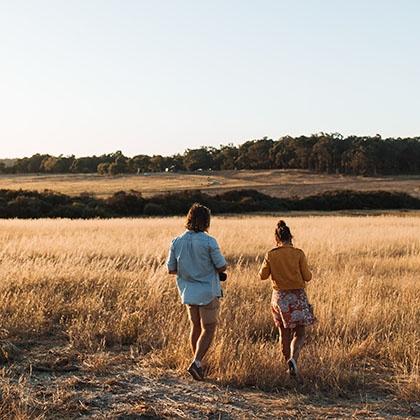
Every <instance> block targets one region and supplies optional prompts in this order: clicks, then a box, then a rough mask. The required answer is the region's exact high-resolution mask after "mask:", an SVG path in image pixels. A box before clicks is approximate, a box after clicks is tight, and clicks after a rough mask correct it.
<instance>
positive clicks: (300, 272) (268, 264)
mask: <svg viewBox="0 0 420 420" xmlns="http://www.w3.org/2000/svg"><path fill="white" fill-rule="evenodd" d="M275 239H276V243H277V246H276V247H275V248H273V249H272V250H271V251H268V252H267V254H266V255H265V258H264V262H263V264H262V266H261V269H260V271H259V275H260V278H261V280H266V279H268V278H269V277H270V275H271V280H272V285H273V295H272V299H271V310H272V313H273V318H274V323H275V324H276V326H277V327H278V329H279V333H280V340H281V346H282V352H283V355H284V357H285V359H286V362H287V365H288V367H289V373H290V375H292V376H297V374H298V367H297V360H298V357H299V353H300V350H301V349H302V347H303V345H304V343H305V327H306V326H307V325H311V324H313V323H314V322H315V317H314V315H313V311H312V306H311V305H310V304H309V302H308V298H307V297H306V293H305V283H306V282H308V281H310V280H311V278H312V273H311V272H310V270H309V268H308V263H307V261H306V256H305V254H304V252H303V251H302V250H301V249H298V248H295V247H294V246H293V243H292V239H293V236H292V234H291V232H290V229H289V227H288V226H286V223H285V222H284V221H283V220H280V221H279V222H278V224H277V228H276V230H275Z"/></svg>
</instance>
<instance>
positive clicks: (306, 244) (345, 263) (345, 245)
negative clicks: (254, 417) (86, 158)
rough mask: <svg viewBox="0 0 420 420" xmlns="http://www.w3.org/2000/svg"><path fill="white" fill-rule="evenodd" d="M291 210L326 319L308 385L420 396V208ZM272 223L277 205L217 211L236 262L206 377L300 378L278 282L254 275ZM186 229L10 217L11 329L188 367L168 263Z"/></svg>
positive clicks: (14, 334)
mask: <svg viewBox="0 0 420 420" xmlns="http://www.w3.org/2000/svg"><path fill="white" fill-rule="evenodd" d="M287 221H288V224H289V225H290V227H291V229H292V232H293V233H294V235H295V244H296V246H298V247H301V248H303V249H304V250H305V252H306V254H307V256H308V260H309V263H310V265H311V267H312V270H313V272H314V280H313V282H311V283H310V284H309V287H308V295H309V299H310V301H311V303H312V304H313V305H314V308H315V314H316V316H317V318H318V323H317V324H316V325H315V326H314V327H312V329H311V331H310V336H309V338H308V344H307V346H306V347H305V348H304V350H303V353H302V358H301V371H302V374H303V376H304V378H305V384H304V385H303V386H304V387H306V388H307V389H312V390H314V392H316V391H319V392H328V394H329V395H331V394H334V393H335V394H339V395H341V394H343V393H344V394H346V393H352V392H356V393H366V392H371V391H372V392H373V391H376V392H387V393H393V394H395V395H398V396H399V397H400V398H405V399H409V400H413V399H416V398H418V395H419V391H420V385H419V362H420V358H419V351H418V349H419V345H420V332H419V325H420V305H419V302H420V286H419V273H420V218H417V217H394V216H379V217H339V216H331V217H293V218H289V219H287ZM275 223H276V219H275V218H274V217H268V216H266V217H263V216H255V217H229V218H217V217H216V218H214V220H213V221H212V226H211V233H212V234H213V235H215V236H216V238H217V239H218V241H219V243H220V245H221V248H222V250H223V252H224V254H225V255H226V257H227V259H228V261H229V264H230V266H229V270H228V274H229V279H228V281H227V282H226V284H225V285H224V289H225V298H224V299H223V303H222V311H221V322H220V327H219V330H218V333H217V338H216V341H215V344H214V346H213V347H212V349H211V351H210V353H209V357H208V360H207V362H208V364H209V366H210V378H213V379H215V380H217V381H219V382H221V383H224V384H231V385H236V386H248V385H250V386H258V387H261V388H263V389H277V388H279V387H283V386H286V387H288V386H292V385H290V383H289V381H288V378H287V375H286V373H285V366H283V363H282V360H281V352H280V349H279V346H278V343H277V341H276V340H277V333H276V331H275V329H274V326H273V322H272V320H271V315H270V306H269V304H270V296H271V288H270V282H269V281H267V282H262V281H260V280H259V279H258V277H257V272H258V268H259V264H260V262H261V260H262V257H263V255H264V253H265V252H266V251H267V250H268V249H270V248H271V247H272V245H273V244H272V242H273V228H274V226H275ZM182 230H183V220H182V219H180V218H164V219H137V220H134V219H133V220H130V219H115V220H111V221H108V220H94V221H68V220H38V221H19V220H6V221H1V222H0V276H1V277H0V278H1V281H0V321H1V328H3V329H4V330H5V331H6V332H4V331H3V333H2V334H3V335H4V336H7V339H8V340H11V341H13V340H14V339H22V337H32V338H36V337H43V338H45V337H56V338H57V337H58V338H60V339H63V340H67V341H68V342H69V343H70V344H71V345H72V346H74V348H76V349H79V350H84V351H87V352H91V353H92V354H93V353H95V352H99V353H100V352H103V351H104V350H106V348H108V347H110V346H114V347H115V346H117V347H118V346H126V345H131V346H134V347H135V348H136V351H140V353H141V354H143V359H142V360H143V363H144V364H145V365H147V366H151V367H168V368H172V369H176V370H180V371H181V370H183V369H184V368H185V366H186V364H187V363H188V361H189V358H190V354H189V348H188V342H187V331H188V323H187V317H186V313H185V311H184V308H183V306H182V305H181V304H180V301H179V297H178V294H177V291H176V288H175V282H174V278H173V277H171V276H169V275H168V274H167V273H166V268H165V266H164V262H165V258H166V255H167V249H168V246H169V242H170V239H171V238H172V237H174V236H175V235H177V234H179V233H180V232H181V231H182ZM100 354H102V353H100ZM101 363H102V364H103V363H104V362H101Z"/></svg>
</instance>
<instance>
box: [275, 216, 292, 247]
mask: <svg viewBox="0 0 420 420" xmlns="http://www.w3.org/2000/svg"><path fill="white" fill-rule="evenodd" d="M275 233H276V240H277V242H282V243H287V242H290V243H291V242H292V239H293V235H292V232H290V229H289V226H287V225H286V222H285V221H284V220H279V222H278V223H277V227H276V232H275Z"/></svg>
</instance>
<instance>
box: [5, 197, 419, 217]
mask: <svg viewBox="0 0 420 420" xmlns="http://www.w3.org/2000/svg"><path fill="white" fill-rule="evenodd" d="M194 202H200V203H202V204H205V205H207V206H208V207H210V208H211V210H212V212H213V213H215V214H223V213H249V212H261V211H269V212H278V211H292V210H295V211H296V210H321V211H334V210H372V209H380V210H384V209H420V199H418V198H415V197H412V196H410V195H408V194H405V193H400V192H385V191H373V192H356V191H342V190H341V191H332V192H325V193H322V194H317V195H313V196H310V197H305V198H300V199H299V198H276V197H271V196H268V195H265V194H262V193H260V192H258V191H256V190H239V191H228V192H225V193H223V194H219V195H215V196H211V195H208V194H205V193H202V192H200V191H187V192H180V193H172V194H163V195H157V196H154V197H150V198H144V197H143V196H142V195H141V194H140V193H138V192H135V191H129V192H125V191H120V192H117V193H115V194H114V195H113V196H111V197H109V198H105V199H101V198H97V197H95V196H93V195H90V194H81V195H79V196H74V197H73V196H68V195H64V194H60V193H56V192H52V191H44V192H37V191H25V190H0V218H23V219H27V218H41V217H43V218H44V217H48V218H71V219H77V218H82V219H91V218H110V217H139V216H171V215H185V214H186V212H187V211H188V209H189V208H190V206H191V204H192V203H194Z"/></svg>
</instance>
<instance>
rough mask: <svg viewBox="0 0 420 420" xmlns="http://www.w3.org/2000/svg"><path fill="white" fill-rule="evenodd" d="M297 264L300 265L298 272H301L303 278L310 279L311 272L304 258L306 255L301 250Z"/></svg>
mask: <svg viewBox="0 0 420 420" xmlns="http://www.w3.org/2000/svg"><path fill="white" fill-rule="evenodd" d="M299 266H300V272H301V274H302V277H303V280H304V281H310V280H311V279H312V273H311V270H309V267H308V261H307V260H306V256H305V254H304V253H303V252H302V255H301V256H300V259H299Z"/></svg>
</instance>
